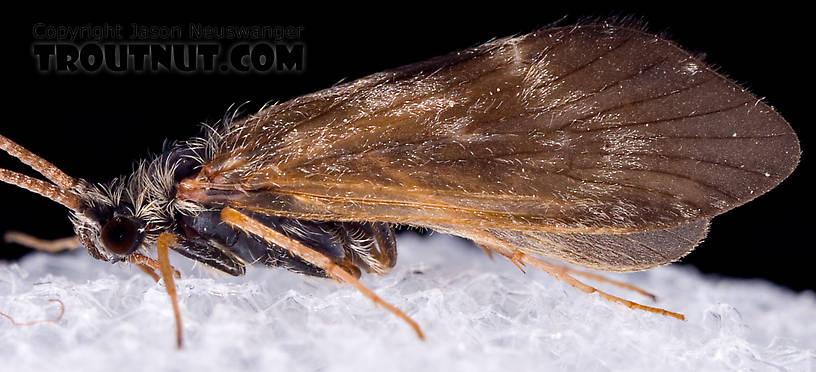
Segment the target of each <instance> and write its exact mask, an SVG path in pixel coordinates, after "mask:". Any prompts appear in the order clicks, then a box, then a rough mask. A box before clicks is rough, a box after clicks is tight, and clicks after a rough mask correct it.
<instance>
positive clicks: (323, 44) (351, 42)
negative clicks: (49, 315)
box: [0, 2, 816, 290]
mask: <svg viewBox="0 0 816 372" xmlns="http://www.w3.org/2000/svg"><path fill="white" fill-rule="evenodd" d="M402 5H403V6H404V4H402ZM437 5H441V4H436V5H424V6H421V5H417V4H414V3H412V4H411V8H409V9H405V8H401V9H397V8H390V7H385V8H383V9H382V10H381V13H379V14H377V13H374V12H369V11H366V12H362V11H360V10H359V9H357V10H354V11H351V10H345V11H341V10H336V9H325V8H322V7H321V6H318V5H314V6H311V7H310V9H282V8H273V9H268V10H262V9H257V8H251V9H237V10H236V12H235V13H234V14H232V15H227V14H224V13H226V12H221V14H217V15H209V16H197V15H191V12H190V11H188V12H183V13H180V14H185V15H184V16H178V17H171V16H163V17H156V15H155V14H151V15H149V16H148V15H134V14H133V13H127V14H129V15H127V16H115V15H109V16H92V15H89V13H87V12H82V13H81V15H69V14H68V13H63V12H60V11H54V10H53V9H50V8H47V7H43V8H44V9H40V10H36V11H29V12H28V13H25V12H22V11H21V12H20V13H17V14H8V13H7V15H6V16H5V17H7V18H9V17H11V18H13V19H7V20H6V21H5V22H4V23H3V28H4V32H3V35H4V36H6V42H5V43H4V46H5V47H4V48H3V52H4V53H3V54H2V55H0V60H2V64H3V68H2V74H3V75H4V76H3V88H4V89H3V93H4V97H3V98H2V100H0V102H2V103H1V104H2V108H3V115H2V118H0V132H2V134H3V135H5V136H7V137H9V138H11V139H13V140H14V141H17V142H18V143H20V144H22V145H23V146H26V147H28V148H29V149H30V150H32V151H34V152H35V153H37V154H39V155H41V156H43V157H44V158H46V159H48V160H50V161H52V162H53V163H55V164H56V165H57V166H59V167H60V168H61V169H63V170H64V171H65V172H66V173H68V174H69V175H71V176H74V177H81V178H85V179H87V180H90V181H93V182H102V181H107V180H108V179H110V178H112V177H114V176H117V175H120V174H123V173H127V172H129V170H130V169H131V167H132V164H133V161H134V160H136V159H139V158H144V157H145V156H147V154H149V153H151V152H157V151H159V150H160V149H161V146H162V143H163V140H164V139H165V138H170V139H182V138H186V137H189V136H192V135H195V134H196V133H197V131H198V129H197V124H198V123H199V122H208V123H213V122H215V121H216V120H218V119H220V118H221V117H222V116H223V115H224V113H225V112H226V110H227V108H228V107H229V106H230V105H231V104H233V103H243V102H245V101H250V104H249V105H248V106H247V109H248V110H254V109H257V108H258V107H259V106H260V105H261V104H263V103H265V102H267V101H277V100H280V101H283V100H286V99H289V98H293V97H296V96H298V95H302V94H305V93H310V92H313V91H316V90H319V89H322V88H326V87H329V86H330V85H332V84H334V83H335V82H337V81H339V80H341V79H343V78H345V79H347V80H351V79H355V78H359V77H362V76H365V75H367V74H370V73H374V72H377V71H380V70H383V69H386V68H392V67H396V66H400V65H404V64H407V63H411V62H416V61H420V60H423V59H426V58H429V57H434V56H437V55H441V54H444V53H447V52H451V51H454V50H458V49H463V48H466V47H469V46H472V45H475V44H478V43H480V42H484V41H487V40H489V39H491V38H493V37H502V36H508V35H513V34H520V33H526V32H529V31H532V30H534V29H536V28H538V27H541V26H544V25H547V24H549V23H551V22H554V21H557V20H559V19H561V18H562V17H564V16H566V17H567V18H566V19H565V20H564V21H563V22H562V24H569V23H570V22H572V21H574V20H576V19H579V18H581V17H601V18H604V17H608V16H619V15H634V16H636V17H637V18H639V19H643V20H646V21H648V24H649V29H650V30H651V31H655V32H666V33H667V35H668V36H669V37H670V38H672V39H674V40H675V41H677V42H678V43H680V45H682V46H684V47H685V48H686V49H688V50H691V51H693V52H700V53H705V55H706V61H707V62H709V63H710V64H713V65H715V66H718V67H719V69H720V71H722V72H724V73H725V74H727V75H728V76H730V77H731V78H732V79H734V80H736V81H738V82H740V83H741V84H743V85H745V86H746V87H748V88H749V89H750V90H752V91H753V92H754V93H755V94H757V95H758V96H760V97H766V99H767V102H769V103H770V104H771V105H773V106H774V107H775V108H776V109H777V110H778V111H779V112H781V113H782V115H783V116H785V117H786V118H787V119H788V120H789V122H790V123H791V125H792V126H793V128H794V129H795V130H796V131H797V133H798V134H799V138H800V141H801V144H802V149H803V151H804V154H803V156H802V161H801V163H800V165H799V167H798V169H797V170H796V171H795V172H794V174H793V175H792V176H791V177H790V178H789V179H787V180H786V181H785V182H783V183H782V184H781V185H780V186H779V187H777V188H776V189H774V190H773V191H771V192H769V193H768V194H766V195H764V196H762V197H760V198H758V199H757V200H755V201H753V202H751V203H748V204H747V205H745V206H742V207H740V208H737V209H736V210H734V211H731V212H728V213H726V214H724V215H722V216H719V217H717V218H715V219H714V223H713V226H712V230H711V233H710V234H709V237H708V238H707V239H706V241H705V242H704V243H703V244H702V245H701V246H700V247H698V248H697V250H696V251H694V253H692V254H691V255H689V256H688V257H686V258H685V259H683V262H684V263H688V264H693V265H695V266H697V267H699V268H700V269H701V270H703V271H706V272H715V273H721V274H723V275H728V276H739V277H760V278H767V279H770V280H773V281H775V282H777V283H780V284H783V285H786V286H789V287H791V288H794V289H797V290H801V289H816V282H815V281H814V275H813V272H814V271H813V270H814V269H813V265H814V256H815V255H814V249H813V243H812V242H810V241H809V240H807V237H808V235H809V234H808V233H809V231H808V230H809V229H812V228H813V223H812V221H813V218H812V217H811V214H812V213H813V209H812V208H811V207H812V201H813V197H812V196H811V195H812V190H811V189H809V187H808V186H809V184H810V182H808V181H806V177H809V176H810V175H812V173H813V161H812V158H810V151H809V149H810V148H812V146H813V143H812V142H813V130H812V125H811V117H812V116H811V115H810V114H811V113H812V112H813V103H812V96H813V94H812V91H813V78H812V74H813V70H814V69H813V67H812V62H810V61H811V60H812V59H810V58H808V57H807V55H809V54H810V53H812V50H811V49H812V46H813V40H812V35H813V31H812V26H811V24H810V23H809V22H810V19H809V18H808V17H807V12H806V11H803V10H797V9H776V8H759V7H752V8H750V9H734V8H729V9H725V8H724V9H709V8H707V7H705V5H706V4H695V5H694V6H693V7H688V6H686V5H684V4H683V3H676V4H675V3H665V4H663V6H664V7H663V8H660V7H654V8H642V7H635V6H622V7H614V8H612V7H608V6H607V7H596V6H590V5H587V6H584V7H582V8H575V7H573V8H565V7H560V6H552V5H551V4H547V3H546V2H545V3H541V4H540V5H541V6H540V8H538V9H533V8H530V7H528V6H524V5H516V4H511V3H506V4H505V3H502V4H493V5H492V6H491V7H490V8H480V9H476V8H473V5H470V6H469V7H468V8H467V10H465V9H464V8H458V9H453V10H452V9H447V10H445V11H442V10H440V9H437V8H438V6H437ZM499 6H500V7H499ZM219 7H220V6H219ZM45 9H50V10H51V11H50V12H49V14H45V13H42V11H43V10H45ZM154 13H155V11H154ZM36 22H44V23H47V24H51V25H82V24H86V23H88V22H92V23H95V24H100V23H102V22H108V23H120V24H123V25H127V24H129V23H130V22H138V23H141V24H152V25H181V26H185V25H186V24H187V23H188V22H198V23H204V24H210V25H281V26H287V25H293V26H303V28H304V32H303V37H302V41H303V43H304V44H305V45H306V53H307V54H306V66H305V71H304V72H303V73H301V74H267V75H262V74H250V75H236V74H209V75H208V74H192V75H180V74H157V75H155V74H125V75H112V74H105V73H96V74H68V75H55V74H43V73H39V72H37V71H36V69H35V60H34V58H33V56H32V53H31V43H32V41H33V40H32V26H33V24H34V23H36ZM0 167H2V168H11V169H14V170H17V171H22V172H25V173H27V174H33V172H31V171H29V170H27V169H25V167H24V166H22V165H20V164H19V163H18V162H17V161H15V160H14V159H11V158H10V157H8V156H5V155H3V156H0ZM0 203H2V204H0V205H2V213H0V233H2V232H4V231H6V230H20V231H24V232H28V233H32V234H36V235H38V236H40V237H44V238H58V237H64V236H68V235H70V234H71V233H72V231H71V227H70V223H69V222H68V220H67V218H66V211H65V210H64V208H63V207H61V206H59V205H57V204H55V203H53V202H51V201H48V200H46V199H44V198H41V197H38V196H36V195H33V194H30V193H28V192H26V191H23V190H20V189H17V188H15V187H12V186H8V185H5V184H2V185H0ZM26 252H27V250H26V249H24V248H21V247H18V246H9V245H5V246H0V258H7V259H13V258H15V257H19V256H20V255H22V254H25V253H26ZM89 259H91V258H90V257H89Z"/></svg>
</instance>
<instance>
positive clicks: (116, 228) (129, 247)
mask: <svg viewBox="0 0 816 372" xmlns="http://www.w3.org/2000/svg"><path fill="white" fill-rule="evenodd" d="M141 242H142V234H141V233H140V232H139V225H138V224H137V223H136V222H134V221H133V220H131V219H128V218H124V217H118V216H117V217H113V218H111V219H109V220H108V222H106V223H105V226H102V243H103V244H105V248H107V249H108V250H109V251H111V252H113V253H116V254H119V255H126V254H129V253H131V252H133V251H134V250H136V248H137V247H138V246H139V244H140V243H141Z"/></svg>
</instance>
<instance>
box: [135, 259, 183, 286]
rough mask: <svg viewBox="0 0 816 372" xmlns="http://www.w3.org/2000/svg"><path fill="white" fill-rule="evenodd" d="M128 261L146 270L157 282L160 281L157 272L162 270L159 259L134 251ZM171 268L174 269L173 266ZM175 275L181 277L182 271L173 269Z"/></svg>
mask: <svg viewBox="0 0 816 372" xmlns="http://www.w3.org/2000/svg"><path fill="white" fill-rule="evenodd" d="M128 262H130V263H132V264H134V265H136V267H138V268H139V269H141V270H142V271H144V273H145V274H147V275H149V276H150V277H151V278H153V280H155V281H157V282H158V281H159V275H158V274H156V272H160V271H161V264H160V263H159V261H156V260H154V259H152V258H150V257H147V256H144V255H141V254H139V253H133V254H131V255H130V257H128ZM170 268H171V269H172V268H173V267H172V266H171V267H170ZM173 276H174V277H176V278H177V279H178V278H181V273H179V271H178V270H176V269H173Z"/></svg>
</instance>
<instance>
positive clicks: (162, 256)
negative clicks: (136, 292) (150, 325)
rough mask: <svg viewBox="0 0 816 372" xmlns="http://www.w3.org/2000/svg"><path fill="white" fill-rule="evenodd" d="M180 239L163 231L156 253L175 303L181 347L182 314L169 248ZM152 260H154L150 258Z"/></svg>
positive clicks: (168, 292) (178, 345)
mask: <svg viewBox="0 0 816 372" xmlns="http://www.w3.org/2000/svg"><path fill="white" fill-rule="evenodd" d="M177 242H178V239H177V238H176V236H175V235H173V234H170V233H162V234H161V235H159V238H158V239H157V240H156V253H157V256H158V258H159V259H158V271H159V273H160V274H161V277H162V279H164V287H165V289H166V290H167V295H169V296H170V302H171V303H172V304H173V316H174V317H175V318H176V346H177V347H178V348H179V349H181V346H182V342H181V314H180V312H179V306H178V300H177V298H176V284H175V282H174V281H173V277H174V276H175V273H174V272H176V271H175V269H173V266H170V256H169V254H168V250H169V249H170V247H171V246H174V245H176V243H177ZM150 261H151V262H152V260H150Z"/></svg>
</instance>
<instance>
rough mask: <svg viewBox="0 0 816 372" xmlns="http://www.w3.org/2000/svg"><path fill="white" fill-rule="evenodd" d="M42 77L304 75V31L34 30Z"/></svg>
mask: <svg viewBox="0 0 816 372" xmlns="http://www.w3.org/2000/svg"><path fill="white" fill-rule="evenodd" d="M32 33H33V37H34V42H33V43H32V46H31V52H32V55H33V57H34V61H35V68H36V69H37V70H38V71H40V72H43V73H68V74H71V73H96V72H106V73H239V74H246V73H291V72H295V73H297V72H303V69H304V65H305V62H306V61H305V58H306V47H305V46H304V44H303V42H302V41H301V36H302V33H303V27H302V26H245V25H228V26H224V25H218V26H213V25H204V24H198V23H190V24H188V25H184V26H180V25H170V26H157V25H142V24H136V23H130V24H126V25H123V24H109V23H103V24H85V25H52V24H46V23H36V24H34V25H33V27H32Z"/></svg>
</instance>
